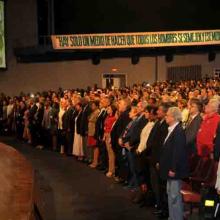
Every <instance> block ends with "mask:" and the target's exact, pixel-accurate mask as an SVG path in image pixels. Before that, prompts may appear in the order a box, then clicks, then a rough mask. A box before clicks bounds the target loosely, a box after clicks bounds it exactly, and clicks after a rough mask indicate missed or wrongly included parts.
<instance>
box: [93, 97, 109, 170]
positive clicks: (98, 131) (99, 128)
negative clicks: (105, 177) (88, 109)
mask: <svg viewBox="0 0 220 220" xmlns="http://www.w3.org/2000/svg"><path fill="white" fill-rule="evenodd" d="M109 104H110V100H109V98H108V97H103V98H102V99H101V100H100V104H99V105H100V113H99V115H98V118H97V120H96V124H95V135H94V138H95V139H96V141H97V147H98V149H99V153H98V155H99V165H98V169H99V170H106V169H107V164H108V159H107V150H106V146H105V142H104V141H103V136H104V122H105V118H106V117H107V110H106V108H107V107H108V106H109Z"/></svg>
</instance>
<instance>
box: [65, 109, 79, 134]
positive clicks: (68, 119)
mask: <svg viewBox="0 0 220 220" xmlns="http://www.w3.org/2000/svg"><path fill="white" fill-rule="evenodd" d="M76 115H77V112H76V110H75V109H74V108H73V107H70V108H68V109H67V111H66V112H65V113H64V114H63V118H62V120H63V130H64V131H66V132H72V133H74V124H75V121H74V120H75V117H76Z"/></svg>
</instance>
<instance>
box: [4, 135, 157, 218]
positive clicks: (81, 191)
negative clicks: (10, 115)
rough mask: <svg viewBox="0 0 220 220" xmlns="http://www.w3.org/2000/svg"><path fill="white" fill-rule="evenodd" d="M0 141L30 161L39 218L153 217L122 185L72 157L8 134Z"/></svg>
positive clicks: (150, 211) (149, 210) (148, 209)
mask: <svg viewBox="0 0 220 220" xmlns="http://www.w3.org/2000/svg"><path fill="white" fill-rule="evenodd" d="M0 141H1V142H5V143H7V144H9V145H11V146H13V147H14V148H16V149H17V150H18V151H20V152H21V153H22V154H23V155H25V156H26V158H27V159H28V160H30V161H31V163H32V165H33V168H34V169H35V171H36V183H37V186H38V188H39V192H38V198H37V200H38V203H39V204H38V205H39V210H40V212H41V215H42V217H43V220H90V219H92V220H115V219H120V220H121V219H122V220H129V219H132V220H134V219H150V220H153V219H157V218H155V216H154V215H153V214H151V213H152V210H151V209H150V208H139V207H138V206H137V205H134V204H132V203H131V201H130V200H129V193H128V191H127V190H126V189H124V188H123V187H122V186H120V185H117V184H115V183H114V182H113V181H112V180H110V179H108V178H106V177H105V175H104V174H103V173H102V172H100V171H97V170H92V169H91V168H89V167H87V166H86V165H85V164H82V163H80V162H78V161H75V159H74V158H69V157H63V156H61V155H60V154H59V153H54V152H50V151H46V150H37V149H34V148H33V147H31V146H29V145H27V144H23V143H21V142H18V141H17V140H15V139H14V138H11V137H0Z"/></svg>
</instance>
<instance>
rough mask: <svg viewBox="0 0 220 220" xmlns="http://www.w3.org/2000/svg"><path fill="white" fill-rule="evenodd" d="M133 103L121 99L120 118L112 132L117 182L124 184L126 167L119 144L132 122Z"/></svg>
mask: <svg viewBox="0 0 220 220" xmlns="http://www.w3.org/2000/svg"><path fill="white" fill-rule="evenodd" d="M130 106H131V101H130V100H129V99H127V98H124V99H121V100H120V101H119V105H118V108H119V117H118V119H117V121H116V122H115V124H114V125H113V128H112V131H111V144H112V148H113V150H114V152H115V163H116V170H115V181H116V182H122V181H123V180H124V176H125V169H124V168H125V167H124V158H123V155H122V148H121V146H119V144H118V140H119V137H120V136H121V135H122V132H123V131H124V129H125V128H126V126H127V125H128V123H129V122H130V121H131V119H130V118H129V112H130Z"/></svg>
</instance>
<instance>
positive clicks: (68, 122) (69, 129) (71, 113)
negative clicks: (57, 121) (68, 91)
mask: <svg viewBox="0 0 220 220" xmlns="http://www.w3.org/2000/svg"><path fill="white" fill-rule="evenodd" d="M66 105H67V106H66V111H65V113H64V114H63V117H62V121H63V132H64V133H65V144H64V153H65V154H66V155H69V156H70V155H72V150H73V141H74V140H73V137H74V125H75V121H74V120H75V117H76V115H77V112H76V109H75V108H74V107H73V106H72V101H71V99H68V100H67V101H66Z"/></svg>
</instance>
